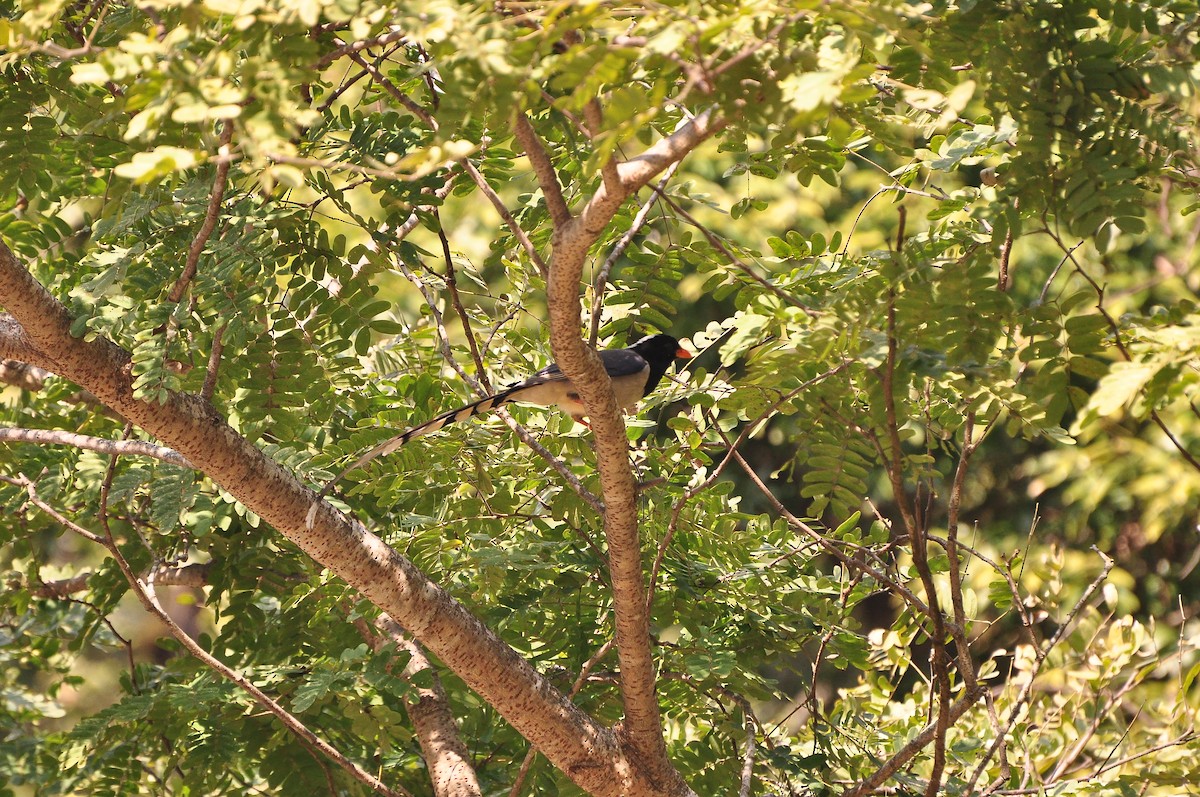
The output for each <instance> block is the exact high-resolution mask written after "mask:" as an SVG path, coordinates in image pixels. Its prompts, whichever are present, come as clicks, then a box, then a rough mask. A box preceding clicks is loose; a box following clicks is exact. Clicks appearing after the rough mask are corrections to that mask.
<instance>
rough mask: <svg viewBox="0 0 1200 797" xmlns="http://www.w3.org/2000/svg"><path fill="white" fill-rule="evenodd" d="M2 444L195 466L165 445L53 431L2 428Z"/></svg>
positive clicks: (186, 466)
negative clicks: (66, 448)
mask: <svg viewBox="0 0 1200 797" xmlns="http://www.w3.org/2000/svg"><path fill="white" fill-rule="evenodd" d="M0 443H34V444H35V445H43V446H44V445H55V446H73V447H75V448H81V449H83V450H85V451H98V452H99V453H101V454H125V455H133V456H139V457H151V458H153V459H157V460H161V461H163V462H166V463H167V464H169V465H176V466H178V467H181V468H189V469H191V468H192V463H190V462H188V461H187V458H186V457H184V456H182V455H180V453H179V452H178V451H172V450H171V449H169V448H166V447H165V446H156V445H154V444H153V443H147V442H145V441H144V440H108V439H106V438H103V437H90V436H88V435H84V434H75V433H74V432H60V431H57V430H54V429H19V428H16V427H11V426H0Z"/></svg>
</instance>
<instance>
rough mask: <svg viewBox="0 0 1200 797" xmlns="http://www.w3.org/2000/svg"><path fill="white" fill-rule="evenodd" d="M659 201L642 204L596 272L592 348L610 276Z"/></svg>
mask: <svg viewBox="0 0 1200 797" xmlns="http://www.w3.org/2000/svg"><path fill="white" fill-rule="evenodd" d="M681 162H682V161H676V162H675V163H672V164H671V165H670V166H669V167H667V170H666V171H665V172H664V173H663V176H662V179H661V180H659V181H658V186H657V188H656V189H655V190H656V191H658V192H660V193H661V192H662V190H663V189H665V188H666V187H667V183H669V182H670V181H671V177H673V176H674V174H675V171H676V170H677V169H678V168H679V164H680V163H681ZM657 199H658V197H657V196H656V195H655V194H651V195H650V197H648V198H647V199H646V201H645V202H643V203H642V206H641V207H640V208H638V212H637V215H636V216H634V217H633V223H632V224H631V225H629V229H628V230H626V231H625V234H624V235H622V236H621V238H620V240H618V241H617V243H616V245H615V246H614V247H613V248H612V251H611V252H609V253H608V257H606V258H604V264H603V265H601V266H600V270H599V271H597V272H596V276H595V278H594V279H593V280H592V317H591V320H590V322H589V324H590V328H589V330H588V343H590V344H591V345H592V346H595V345H596V339H597V338H598V337H599V336H600V318H601V316H602V315H603V310H604V291H605V289H606V288H607V287H608V275H609V274H610V273H612V269H613V266H614V265H616V262H617V261H618V260H619V259H620V258H621V255H623V254H625V250H626V249H628V248H629V244H630V243H631V242H632V241H633V239H634V237H635V236H636V235H637V234H638V233H639V232H641V229H642V227H644V226H645V224H646V220H647V219H648V218H650V208H652V207H653V206H654V203H655V201H656V200H657Z"/></svg>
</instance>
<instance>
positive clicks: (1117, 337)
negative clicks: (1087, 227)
mask: <svg viewBox="0 0 1200 797" xmlns="http://www.w3.org/2000/svg"><path fill="white" fill-rule="evenodd" d="M1047 234H1049V235H1050V237H1051V238H1053V239H1054V241H1055V243H1057V244H1058V245H1059V247H1060V248H1061V249H1062V250H1063V251H1064V252H1066V253H1067V255H1066V257H1067V259H1068V260H1070V261H1071V265H1072V266H1074V267H1075V271H1076V273H1077V274H1079V276H1081V277H1083V278H1084V280H1086V281H1087V283H1088V284H1089V285H1091V286H1092V290H1094V291H1095V292H1096V309H1097V310H1098V311H1100V314H1101V315H1102V316H1104V320H1105V321H1106V322H1107V323H1108V327H1109V329H1110V330H1111V331H1112V336H1113V342H1114V343H1115V344H1116V346H1117V350H1118V351H1120V352H1121V356H1122V357H1123V358H1124V359H1125V361H1126V362H1133V355H1132V354H1130V352H1129V349H1127V348H1126V347H1125V343H1124V341H1122V340H1121V327H1120V325H1119V324H1118V323H1117V321H1116V319H1114V318H1113V317H1112V315H1111V314H1110V313H1109V312H1108V309H1107V308H1105V306H1104V288H1103V287H1101V285H1100V284H1099V283H1098V282H1096V280H1095V279H1093V278H1092V275H1091V274H1088V273H1087V271H1085V270H1084V268H1083V266H1082V265H1080V263H1079V261H1078V260H1076V259H1075V249H1076V248H1078V246H1076V247H1072V248H1071V249H1070V250H1068V249H1067V247H1066V245H1065V244H1064V243H1063V241H1062V239H1061V238H1059V237H1058V234H1057V233H1055V232H1054V231H1053V230H1051V229H1049V228H1047ZM1150 419H1151V420H1153V421H1154V424H1155V426H1157V427H1158V428H1159V429H1161V430H1162V433H1163V434H1164V435H1166V436H1167V439H1168V440H1170V441H1171V445H1173V446H1175V448H1176V450H1177V451H1179V453H1180V455H1181V456H1182V457H1183V458H1184V460H1186V461H1187V463H1188V464H1189V465H1191V466H1192V467H1193V468H1195V469H1196V470H1197V471H1200V459H1197V458H1196V457H1195V455H1193V454H1192V453H1191V452H1190V451H1188V450H1187V447H1186V446H1185V445H1184V444H1183V442H1182V441H1180V439H1179V438H1178V437H1176V436H1175V433H1174V432H1172V431H1171V429H1170V428H1169V427H1168V426H1167V424H1166V421H1164V420H1163V419H1162V416H1161V415H1159V414H1158V410H1155V409H1153V408H1151V409H1150Z"/></svg>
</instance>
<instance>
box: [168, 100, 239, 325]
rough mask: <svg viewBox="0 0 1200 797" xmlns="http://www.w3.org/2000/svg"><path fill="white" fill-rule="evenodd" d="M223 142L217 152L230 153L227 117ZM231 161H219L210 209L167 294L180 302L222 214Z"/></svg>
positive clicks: (229, 132)
mask: <svg viewBox="0 0 1200 797" xmlns="http://www.w3.org/2000/svg"><path fill="white" fill-rule="evenodd" d="M221 125H222V126H221V144H220V147H219V148H218V149H217V154H218V155H221V156H226V155H228V154H229V145H230V143H231V142H232V141H233V123H232V122H230V121H229V120H228V119H226V120H225V121H224V122H222V123H221ZM229 167H230V161H229V160H228V159H227V158H224V157H222V158H221V159H220V160H218V161H217V175H216V177H215V178H214V179H213V187H212V194H210V195H209V197H208V209H207V210H206V211H205V213H204V221H203V222H201V224H200V229H199V230H197V231H196V236H195V237H194V238H192V243H191V244H190V245H189V246H188V251H187V258H186V259H185V260H184V263H183V273H182V274H180V275H179V278H178V279H177V280H175V284H174V285H173V286H171V292H170V293H169V294H167V298H168V299H169V300H170V301H172V302H174V303H176V304H178V303H179V302H180V300H182V299H183V293H184V291H186V290H187V287H188V285H189V284H190V283H191V281H192V278H193V277H194V276H196V266H197V265H198V264H199V262H200V253H201V252H203V251H204V245H205V244H206V243H208V239H209V236H211V235H212V232H213V230H214V229H216V227H217V219H218V218H220V215H221V202H223V201H224V199H225V186H226V185H227V184H228V181H229Z"/></svg>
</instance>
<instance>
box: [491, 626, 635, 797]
mask: <svg viewBox="0 0 1200 797" xmlns="http://www.w3.org/2000/svg"><path fill="white" fill-rule="evenodd" d="M614 644H615V641H614V640H612V639H610V640H608V641H607V642H605V643H604V644H603V645H601V646H600V648H599V649H598V650H597V651H596V652H595V653H593V654H592V656H591V658H589V659H588V660H587V661H585V662H584V663H583V666H582V667H581V668H580V669H579V675H578V676H577V677H576V678H575V683H574V684H572V685H571V692H570V694H568V695H567V697H568V698H570V699H571V700H574V699H575V696H576V695H578V694H579V692H580V690H581V689H583V685H584V684H585V683H587V679H588V676H590V675H591V674H592V670H594V669H595V668H596V665H597V664H599V663H600V661H601V660H602V659H603V658H604V657H605V656H607V655H608V653H609V651H610V650H612V648H613V645H614ZM535 758H537V748H535V747H530V748H529V752H527V753H526V754H525V759H524V760H523V761H522V762H521V768H520V769H518V770H517V777H516V779H515V780H514V781H513V785H512V788H510V789H509V790H508V797H517V796H518V795H519V794H520V793H521V787H522V786H524V785H525V778H526V777H528V776H529V769H530V767H532V766H533V761H534V759H535Z"/></svg>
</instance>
